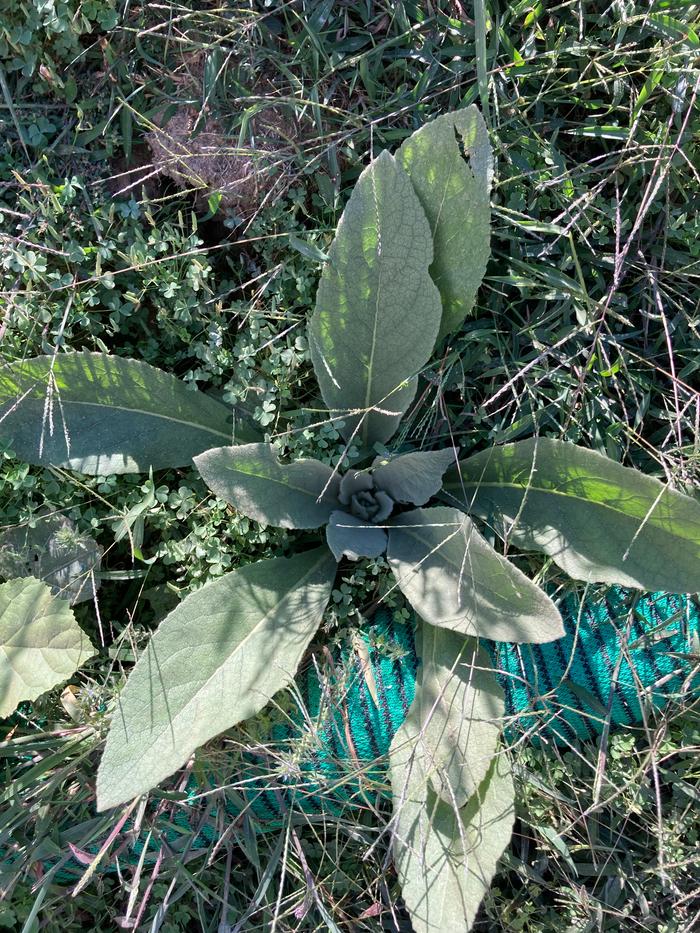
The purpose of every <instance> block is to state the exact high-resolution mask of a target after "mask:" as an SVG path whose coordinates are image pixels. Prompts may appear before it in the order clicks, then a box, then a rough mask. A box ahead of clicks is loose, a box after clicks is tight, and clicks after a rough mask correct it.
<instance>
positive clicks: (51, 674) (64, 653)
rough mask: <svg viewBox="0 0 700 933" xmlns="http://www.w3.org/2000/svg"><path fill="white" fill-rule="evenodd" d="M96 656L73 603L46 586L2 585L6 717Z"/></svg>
mask: <svg viewBox="0 0 700 933" xmlns="http://www.w3.org/2000/svg"><path fill="white" fill-rule="evenodd" d="M94 653H95V649H94V648H93V646H92V645H91V643H90V639H89V638H88V637H87V635H86V634H85V633H84V632H83V631H82V629H81V628H80V626H79V625H78V623H77V622H76V621H75V616H74V615H73V611H72V610H71V608H70V606H69V605H68V602H67V601H66V600H65V599H58V598H56V597H55V596H52V595H51V590H50V589H49V588H48V586H46V584H45V583H41V582H40V581H39V580H35V579H33V578H32V577H25V578H24V579H21V580H8V582H7V583H3V584H1V585H0V717H4V716H9V715H10V713H12V712H13V710H14V709H15V708H16V707H17V704H18V703H20V702H21V701H22V700H35V699H36V698H37V697H38V696H41V694H42V693H45V692H46V691H47V690H50V689H51V687H55V686H56V685H57V684H60V683H62V682H63V681H64V680H67V679H68V678H69V677H70V676H71V674H73V673H75V671H76V670H77V669H78V668H79V667H80V665H81V664H84V663H85V661H87V659H88V658H90V657H92V655H93V654H94Z"/></svg>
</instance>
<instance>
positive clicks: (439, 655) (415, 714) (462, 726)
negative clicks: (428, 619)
mask: <svg viewBox="0 0 700 933" xmlns="http://www.w3.org/2000/svg"><path fill="white" fill-rule="evenodd" d="M418 644H419V657H420V659H421V667H420V671H419V675H418V678H417V681H416V695H415V699H414V702H413V704H412V706H411V709H410V710H409V713H408V715H409V718H410V719H411V721H412V725H413V727H414V728H415V731H416V734H417V735H418V739H417V743H418V744H417V752H416V758H417V761H418V763H419V765H420V767H421V768H422V769H423V772H424V774H425V776H426V777H428V779H429V780H430V783H431V785H432V788H433V790H434V791H435V793H436V794H438V796H440V797H442V799H443V800H444V801H445V802H446V803H448V804H456V806H457V807H460V808H461V807H463V806H464V805H465V804H466V802H467V800H469V798H470V797H471V796H472V794H474V793H476V790H477V788H478V786H479V784H481V782H482V781H483V780H484V778H485V777H486V772H487V771H488V770H489V767H490V765H491V760H492V758H493V756H494V754H495V753H496V749H497V747H498V741H499V736H500V734H501V729H502V724H503V716H504V713H505V704H504V698H503V691H502V690H501V688H500V686H499V684H498V681H497V680H496V676H495V674H494V672H493V668H492V667H491V662H490V660H489V656H488V653H487V652H486V651H485V650H484V649H483V648H480V647H479V642H478V640H477V639H476V638H470V637H468V636H467V637H465V636H463V635H460V634H459V633H457V632H451V631H450V630H449V629H445V628H437V627H436V626H434V625H428V624H427V623H425V622H421V623H420V625H419V636H418Z"/></svg>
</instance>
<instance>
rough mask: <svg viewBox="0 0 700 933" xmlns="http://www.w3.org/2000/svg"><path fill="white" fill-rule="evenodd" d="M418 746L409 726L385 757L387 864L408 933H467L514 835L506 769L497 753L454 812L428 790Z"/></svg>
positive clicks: (511, 793) (510, 784) (511, 791)
mask: <svg viewBox="0 0 700 933" xmlns="http://www.w3.org/2000/svg"><path fill="white" fill-rule="evenodd" d="M417 740H418V735H417V733H416V731H415V724H414V723H413V722H412V721H410V720H408V721H407V722H406V723H404V725H403V726H402V727H401V728H400V729H399V731H398V732H397V733H396V735H395V736H394V740H393V742H392V744H391V749H390V751H389V760H390V765H391V789H392V800H393V806H394V835H393V851H394V862H395V864H396V870H397V873H398V876H399V881H400V882H401V889H402V893H403V898H404V901H405V902H406V906H407V907H408V911H409V913H410V915H411V923H412V924H413V929H414V931H415V933H452V931H455V933H457V931H459V933H468V931H469V930H470V929H471V928H472V925H473V923H474V919H475V917H476V914H477V912H478V910H479V906H480V904H481V902H482V900H483V899H484V895H485V894H486V893H487V891H488V890H489V888H490V887H491V881H492V879H493V876H494V875H495V873H496V868H497V865H498V860H499V859H500V857H501V856H502V855H503V853H504V851H505V850H506V848H507V847H508V845H509V843H510V837H511V835H512V832H513V821H514V806H513V802H514V789H513V779H512V776H511V772H510V766H509V763H508V759H507V757H506V755H505V752H503V751H501V753H500V754H499V755H497V756H496V758H494V760H493V761H492V763H491V766H490V768H489V770H488V772H487V774H486V777H485V778H484V780H483V781H482V782H481V784H480V785H479V789H478V791H477V792H476V793H475V794H474V795H473V796H472V797H471V798H470V800H469V801H468V802H467V804H466V805H465V806H464V807H462V808H461V809H458V808H457V807H455V805H454V803H453V804H448V803H446V802H445V801H444V800H442V799H441V798H440V797H438V796H437V795H436V794H435V793H434V791H433V790H432V788H431V787H430V786H429V785H428V783H427V781H426V779H425V777H424V775H423V771H422V768H421V767H420V766H419V765H418V763H417V761H416V756H415V754H414V750H415V748H416V747H417V746H416V743H417Z"/></svg>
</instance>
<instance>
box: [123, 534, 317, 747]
mask: <svg viewBox="0 0 700 933" xmlns="http://www.w3.org/2000/svg"><path fill="white" fill-rule="evenodd" d="M329 557H330V552H326V550H325V548H323V553H321V554H320V556H319V558H318V560H317V561H314V563H313V564H312V566H311V567H310V568H309V570H308V571H307V572H306V573H305V574H304V575H303V576H302V577H301V578H300V579H298V580H296V581H295V582H294V584H293V585H292V587H291V588H290V589H289V590H287V592H286V593H285V594H284V596H283V597H282V598H281V599H280V600H279V601H278V602H276V603H275V605H274V606H272V607H271V608H270V609H269V610H268V611H267V612H266V613H265V614H264V615H263V616H261V617H260V619H259V620H258V622H257V623H256V624H255V626H254V627H253V628H252V629H251V630H250V631H249V632H248V634H247V635H246V636H245V637H244V638H243V639H242V640H241V641H240V642H239V643H238V644H237V645H236V647H235V649H234V650H233V651H232V652H230V653H229V654H228V655H227V656H226V658H225V659H224V661H223V662H222V663H221V664H219V665H218V666H217V667H216V668H215V669H214V671H213V672H212V673H211V674H210V676H209V677H208V678H207V679H206V680H205V681H204V682H203V683H202V685H201V686H200V687H199V688H198V690H197V691H196V693H195V694H194V695H193V696H192V697H190V699H189V700H188V701H187V703H185V704H184V706H182V707H181V709H180V710H179V711H178V712H177V713H176V714H175V716H174V717H173V719H172V720H168V723H167V724H166V725H165V726H164V727H163V728H162V729H161V730H160V731H159V732H158V733H157V734H156V735H155V736H153V735H152V734H151V735H150V739H149V741H150V744H151V745H155V743H156V742H160V740H161V739H162V737H163V735H164V734H165V733H166V732H167V731H168V730H169V729H171V728H172V725H173V724H174V723H175V722H177V721H178V720H180V719H181V718H182V716H183V714H184V713H185V712H186V710H187V709H189V708H190V707H191V705H192V703H194V701H195V700H196V699H197V698H198V697H199V696H200V695H201V694H202V692H203V691H204V690H205V689H206V688H207V687H208V686H209V684H210V683H211V682H212V681H213V680H214V678H215V677H216V676H217V675H218V674H219V672H220V671H221V670H222V669H223V668H225V667H226V665H227V664H228V662H229V660H230V659H231V657H232V656H233V655H234V654H237V653H238V652H239V651H240V650H241V649H242V647H243V646H244V645H245V644H246V643H247V642H248V641H249V640H250V639H251V638H252V637H253V635H255V634H256V633H257V632H259V631H260V628H261V627H262V626H263V625H264V624H265V623H266V622H267V621H268V619H269V618H270V616H271V615H272V613H274V612H276V611H277V610H278V609H279V608H280V606H282V605H283V603H284V602H285V601H286V600H287V599H289V597H290V596H291V595H292V593H295V592H297V590H298V589H300V588H301V587H302V586H303V585H304V583H305V582H306V581H307V580H308V578H309V577H310V576H311V575H312V574H313V573H314V572H315V571H316V570H318V568H319V566H320V565H321V564H322V563H323V562H324V561H326V560H328V559H329ZM253 566H256V565H253ZM312 634H313V633H312ZM150 647H151V646H150V645H149V649H150ZM143 734H144V733H141V735H143ZM205 741H206V740H205ZM198 744H200V743H199V742H198Z"/></svg>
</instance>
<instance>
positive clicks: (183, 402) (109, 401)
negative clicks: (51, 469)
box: [0, 352, 252, 475]
mask: <svg viewBox="0 0 700 933" xmlns="http://www.w3.org/2000/svg"><path fill="white" fill-rule="evenodd" d="M229 422H230V411H229V409H228V407H227V406H226V405H222V404H221V403H220V402H217V401H215V400H214V399H212V398H210V397H209V396H208V395H205V394H204V393H203V392H197V391H192V390H190V389H188V388H187V386H186V385H185V383H184V382H181V381H180V380H179V379H176V378H175V377H174V376H171V375H170V374H169V373H165V372H162V371H161V370H159V369H155V368H154V367H153V366H149V365H148V364H147V363H142V362H139V361H137V360H129V359H123V358H121V357H118V356H109V355H107V354H104V353H88V352H81V353H60V354H58V355H57V356H56V357H55V358H54V357H51V356H37V357H33V358H32V359H29V360H23V361H21V362H17V363H9V364H8V365H6V366H3V367H2V368H0V438H1V439H3V440H9V441H11V443H12V448H13V450H14V451H15V452H16V454H17V456H18V457H20V458H21V459H22V460H24V461H26V462H27V463H37V464H52V465H53V466H62V467H68V468H70V469H72V470H80V471H81V472H82V473H89V474H91V475H105V474H109V473H135V472H138V471H140V470H148V469H149V467H153V469H154V470H156V469H158V470H160V469H163V468H165V467H180V466H188V465H189V463H190V461H191V459H192V457H193V456H194V455H195V454H198V453H201V451H203V450H207V449H208V448H209V447H212V446H214V445H215V444H221V443H222V442H229V443H230V442H231V440H232V434H233V429H232V427H231V426H230V424H229ZM236 434H237V436H241V432H240V431H237V432H236ZM246 435H247V436H245V437H242V439H243V440H251V439H252V437H251V436H250V430H247V431H246Z"/></svg>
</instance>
